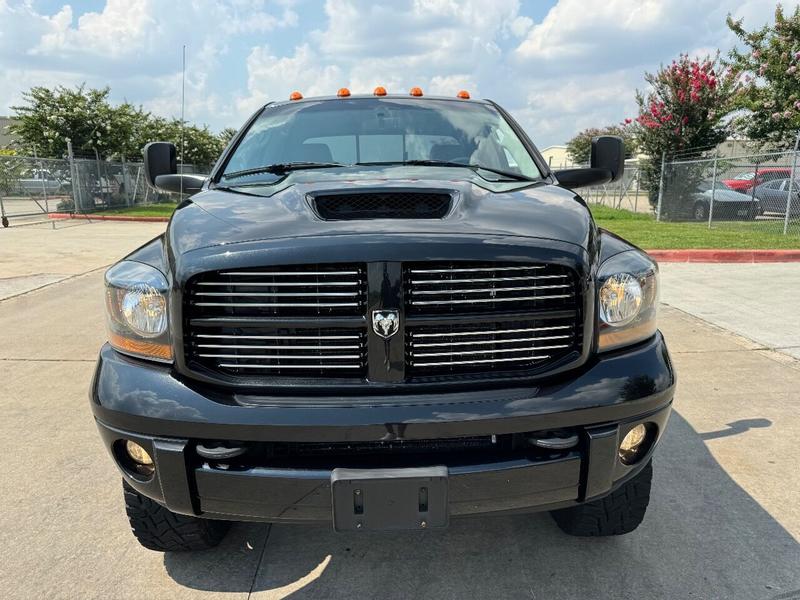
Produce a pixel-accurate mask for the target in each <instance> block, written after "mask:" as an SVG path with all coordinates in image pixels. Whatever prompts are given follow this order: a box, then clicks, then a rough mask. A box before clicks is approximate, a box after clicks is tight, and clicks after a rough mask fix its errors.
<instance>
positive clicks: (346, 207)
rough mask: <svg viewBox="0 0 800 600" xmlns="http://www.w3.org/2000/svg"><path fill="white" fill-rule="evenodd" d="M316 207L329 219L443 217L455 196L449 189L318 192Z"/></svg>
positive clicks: (321, 214)
mask: <svg viewBox="0 0 800 600" xmlns="http://www.w3.org/2000/svg"><path fill="white" fill-rule="evenodd" d="M311 202H312V204H313V206H314V209H315V211H316V213H317V215H319V217H320V218H322V219H324V220H326V221H356V220H366V219H442V218H444V216H445V215H446V214H447V213H448V212H449V211H450V206H451V204H452V202H453V196H452V194H450V193H447V192H438V191H437V192H427V191H426V192H358V193H351V192H347V193H335V194H316V195H314V196H313V197H312V198H311Z"/></svg>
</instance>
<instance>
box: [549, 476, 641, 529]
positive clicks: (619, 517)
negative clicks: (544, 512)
mask: <svg viewBox="0 0 800 600" xmlns="http://www.w3.org/2000/svg"><path fill="white" fill-rule="evenodd" d="M652 479H653V463H652V462H648V463H647V464H646V465H645V467H644V468H643V469H642V470H641V472H640V473H638V474H637V475H636V477H634V478H633V479H631V480H629V481H627V482H626V483H625V484H624V485H622V486H621V487H619V488H617V489H616V490H614V491H613V492H612V493H611V494H609V495H608V496H606V497H605V498H600V499H599V500H593V501H592V502H587V503H585V504H581V505H580V506H573V507H570V508H563V509H561V510H554V511H552V512H551V513H550V514H551V515H552V516H553V519H554V520H555V522H556V524H557V525H558V526H559V527H560V528H561V531H563V532H564V533H567V534H569V535H575V536H581V537H587V536H608V535H622V534H625V533H630V532H631V531H633V530H634V529H636V528H637V527H638V526H639V524H640V523H641V522H642V519H644V513H645V512H646V511H647V504H648V502H649V501H650V482H651V480H652Z"/></svg>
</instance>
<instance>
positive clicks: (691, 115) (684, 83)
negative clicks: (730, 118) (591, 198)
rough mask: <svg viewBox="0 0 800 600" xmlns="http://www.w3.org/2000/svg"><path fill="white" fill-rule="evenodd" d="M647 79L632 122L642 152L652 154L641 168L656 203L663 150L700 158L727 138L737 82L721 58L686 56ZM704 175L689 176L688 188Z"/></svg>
mask: <svg viewBox="0 0 800 600" xmlns="http://www.w3.org/2000/svg"><path fill="white" fill-rule="evenodd" d="M645 80H646V81H647V83H648V84H649V86H650V87H649V89H648V90H647V91H646V92H641V91H637V92H636V101H637V103H638V105H639V114H638V116H637V117H636V118H635V119H631V120H630V121H631V122H630V126H632V127H633V128H635V131H636V137H637V141H638V147H639V150H640V152H642V153H644V154H646V155H647V156H648V158H647V159H646V160H644V161H642V163H643V164H641V165H640V167H641V169H642V175H643V182H644V184H645V185H646V186H647V188H648V189H649V191H650V201H651V203H653V204H654V203H655V201H656V199H657V198H658V185H659V181H660V178H661V156H662V153H666V154H667V155H668V156H672V155H675V154H676V153H680V155H681V157H692V156H698V155H701V154H703V153H704V152H707V151H709V150H713V148H714V147H715V146H716V145H717V144H719V143H720V142H721V141H723V140H724V139H725V138H726V136H727V135H728V133H729V132H728V128H727V126H726V123H725V120H724V118H725V116H726V115H727V114H728V113H729V112H730V110H731V100H732V98H733V95H734V93H735V91H736V88H737V85H738V84H737V81H736V77H735V76H734V75H733V74H732V72H731V71H730V70H726V69H723V68H722V67H721V65H720V61H719V57H715V58H713V59H712V58H710V57H706V58H704V59H701V60H695V59H692V58H689V56H687V55H685V54H683V55H681V56H680V57H679V58H678V59H677V60H674V61H672V64H670V65H667V66H662V67H661V68H660V69H659V70H658V71H657V72H656V73H646V74H645ZM700 177H701V175H697V176H695V177H685V178H684V181H683V182H682V185H684V186H685V187H686V188H687V192H691V188H692V186H696V184H697V183H698V181H699V178H700Z"/></svg>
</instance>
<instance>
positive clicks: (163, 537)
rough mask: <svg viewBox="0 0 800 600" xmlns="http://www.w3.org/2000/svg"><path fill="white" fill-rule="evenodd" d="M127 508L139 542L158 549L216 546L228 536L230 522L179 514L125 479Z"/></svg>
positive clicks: (176, 549)
mask: <svg viewBox="0 0 800 600" xmlns="http://www.w3.org/2000/svg"><path fill="white" fill-rule="evenodd" d="M122 489H123V493H124V495H125V511H126V512H127V513H128V520H129V521H130V523H131V530H132V531H133V535H134V537H136V539H137V540H139V543H140V544H141V545H142V546H144V547H145V548H148V549H150V550H156V551H158V552H186V551H188V550H207V549H208V548H213V547H214V546H216V545H217V544H219V543H220V542H221V541H222V538H224V537H225V534H226V533H227V531H228V529H229V528H230V523H229V522H227V521H212V520H209V519H198V518H197V517H189V516H186V515H179V514H176V513H174V512H172V511H170V510H167V509H166V508H164V507H163V506H161V505H160V504H158V503H157V502H155V501H153V500H151V499H150V498H147V497H146V496H142V495H141V494H140V493H139V492H137V491H136V490H134V489H133V488H132V487H131V486H129V485H128V484H127V483H126V482H125V481H123V482H122Z"/></svg>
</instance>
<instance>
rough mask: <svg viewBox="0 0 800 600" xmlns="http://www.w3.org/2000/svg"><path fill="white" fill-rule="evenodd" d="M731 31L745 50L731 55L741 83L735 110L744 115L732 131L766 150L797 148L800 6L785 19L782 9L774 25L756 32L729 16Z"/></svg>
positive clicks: (799, 126)
mask: <svg viewBox="0 0 800 600" xmlns="http://www.w3.org/2000/svg"><path fill="white" fill-rule="evenodd" d="M728 27H730V28H731V30H732V31H733V32H734V33H735V34H736V37H738V38H739V39H740V40H741V41H742V43H743V44H744V45H745V47H746V49H744V50H739V49H738V48H736V49H734V50H732V51H731V53H730V62H729V65H730V68H731V69H733V70H734V71H735V72H736V73H737V74H738V75H739V76H740V77H741V83H742V87H741V88H740V92H739V93H738V94H737V95H736V98H735V107H736V108H739V109H743V110H744V114H743V115H741V116H738V117H736V118H735V119H734V121H733V126H734V127H735V128H736V130H737V131H739V132H741V133H742V134H744V135H745V136H747V137H748V138H750V139H752V140H757V141H759V142H761V143H762V144H763V145H764V146H790V145H792V144H793V143H794V140H795V136H796V135H797V132H798V130H800V6H798V7H796V8H795V9H794V12H793V13H792V14H790V15H786V14H784V11H783V9H782V8H781V6H780V5H778V7H777V8H776V9H775V22H774V23H773V24H772V25H766V26H764V27H762V28H761V29H757V30H754V31H747V30H745V28H744V26H743V21H742V20H739V21H734V20H733V19H732V18H731V17H730V15H729V16H728Z"/></svg>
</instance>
